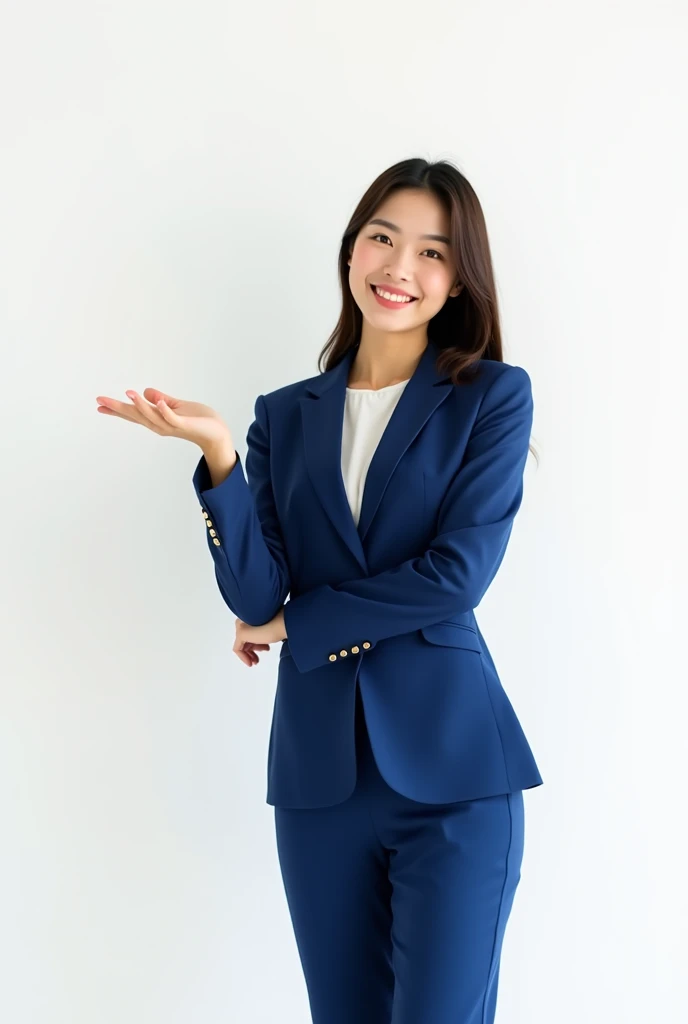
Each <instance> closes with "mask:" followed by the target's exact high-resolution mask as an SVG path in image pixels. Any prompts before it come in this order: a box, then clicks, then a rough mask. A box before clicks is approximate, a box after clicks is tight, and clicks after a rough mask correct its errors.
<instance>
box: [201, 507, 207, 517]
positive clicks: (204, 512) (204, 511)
mask: <svg viewBox="0 0 688 1024" xmlns="http://www.w3.org/2000/svg"><path fill="white" fill-rule="evenodd" d="M201 512H202V513H203V516H204V518H205V519H207V518H208V513H207V512H206V510H205V509H204V508H202V509H201Z"/></svg>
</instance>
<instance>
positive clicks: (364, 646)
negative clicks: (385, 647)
mask: <svg viewBox="0 0 688 1024" xmlns="http://www.w3.org/2000/svg"><path fill="white" fill-rule="evenodd" d="M369 647H370V644H369V643H368V641H367V640H365V641H364V643H363V649H364V650H366V651H367V650H368V648H369Z"/></svg>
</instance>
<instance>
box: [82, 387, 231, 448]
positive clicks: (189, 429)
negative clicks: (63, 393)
mask: <svg viewBox="0 0 688 1024" xmlns="http://www.w3.org/2000/svg"><path fill="white" fill-rule="evenodd" d="M126 394H127V396H128V397H129V398H130V399H131V403H129V402H118V401H117V399H115V398H107V397H105V396H104V395H98V396H97V398H96V401H97V402H98V408H97V410H96V412H100V413H103V414H104V415H105V416H117V417H119V419H122V420H129V421H130V422H131V423H138V424H139V425H140V426H142V427H148V429H149V430H152V431H153V433H154V434H161V435H162V436H163V437H181V438H182V439H183V440H185V441H191V442H192V443H193V444H197V445H198V446H199V448H201V449H202V450H203V451H204V452H205V451H208V450H210V449H215V448H219V447H227V448H230V449H231V448H233V444H232V435H231V433H230V430H229V427H228V426H227V424H226V423H225V422H224V420H222V419H221V418H220V416H219V415H218V414H217V413H216V412H215V410H214V409H211V408H210V406H209V405H201V404H200V402H186V401H184V399H182V398H173V397H172V395H166V394H165V393H164V392H163V391H158V390H157V389H156V388H146V389H145V390H144V392H143V396H144V397H143V398H142V397H141V395H139V394H138V393H137V392H136V391H127V392H126Z"/></svg>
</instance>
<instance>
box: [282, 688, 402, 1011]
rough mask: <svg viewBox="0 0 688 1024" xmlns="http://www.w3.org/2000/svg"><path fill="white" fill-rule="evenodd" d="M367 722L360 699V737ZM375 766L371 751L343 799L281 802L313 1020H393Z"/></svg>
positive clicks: (385, 863)
mask: <svg viewBox="0 0 688 1024" xmlns="http://www.w3.org/2000/svg"><path fill="white" fill-rule="evenodd" d="M362 728H363V721H362V718H361V706H360V704H358V705H357V729H358V732H357V735H358V736H359V742H361V737H362V733H361V730H362ZM368 764H369V762H368V761H367V758H366V753H365V752H364V753H363V755H362V757H361V759H360V762H359V779H358V781H357V785H356V789H355V790H354V792H353V794H352V795H351V797H349V799H348V800H346V801H344V802H343V803H341V804H335V805H334V806H332V807H321V808H314V809H308V810H299V809H295V808H281V807H275V829H276V837H277V851H278V857H279V862H280V869H281V872H282V879H283V882H284V888H285V893H286V897H287V903H288V906H289V912H290V916H291V920H292V925H293V928H294V936H295V938H296V944H297V947H298V952H299V956H300V959H301V965H302V968H303V973H304V977H305V980H306V987H307V989H308V998H309V1002H310V1009H311V1016H312V1020H313V1022H314V1024H389V1022H390V1020H391V1014H392V999H393V995H394V973H393V969H392V940H391V926H392V916H391V906H390V899H391V885H390V882H389V878H388V868H389V857H388V854H387V852H386V851H385V850H384V848H383V847H382V846H381V844H380V841H379V839H378V836H377V834H376V831H375V827H374V825H373V819H372V816H371V811H370V801H371V800H372V799H373V797H372V791H371V790H370V787H369V786H368V778H369V772H368V769H367V765H368ZM416 1024H417V1022H416Z"/></svg>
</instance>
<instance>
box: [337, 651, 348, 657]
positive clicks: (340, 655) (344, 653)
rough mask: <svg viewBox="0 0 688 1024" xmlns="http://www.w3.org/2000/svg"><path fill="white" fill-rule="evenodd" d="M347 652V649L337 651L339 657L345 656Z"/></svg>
mask: <svg viewBox="0 0 688 1024" xmlns="http://www.w3.org/2000/svg"><path fill="white" fill-rule="evenodd" d="M348 653H349V652H348V651H340V652H339V657H340V658H346V656H347V654H348Z"/></svg>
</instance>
